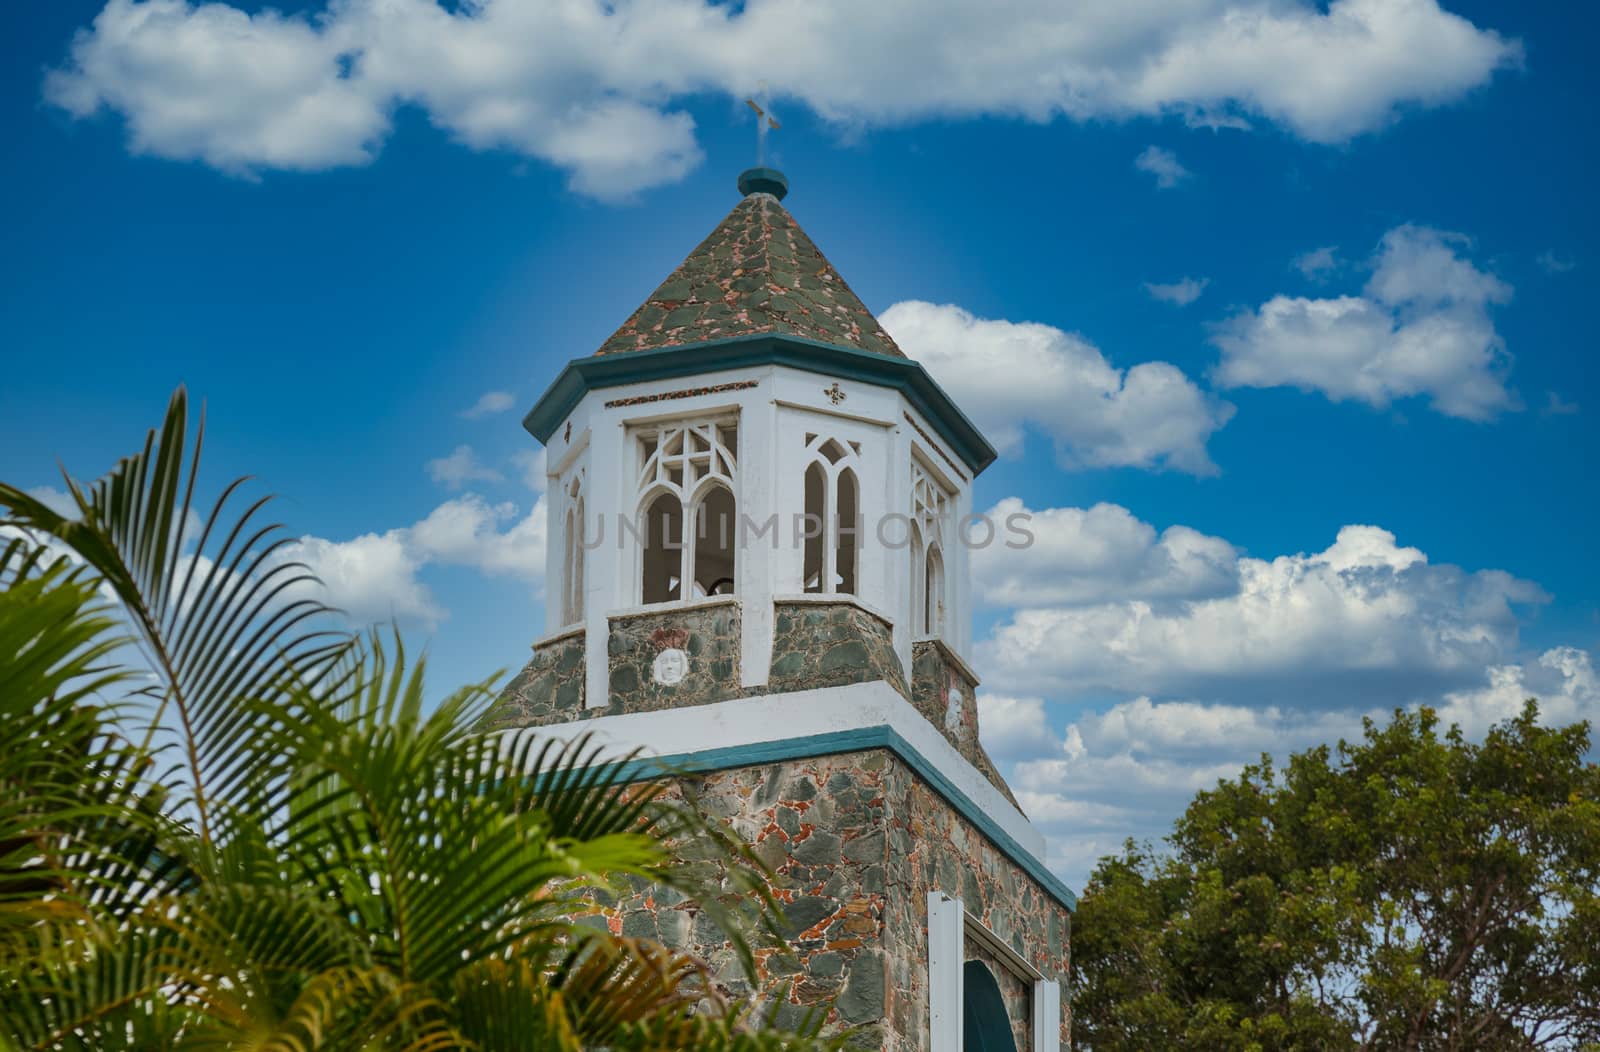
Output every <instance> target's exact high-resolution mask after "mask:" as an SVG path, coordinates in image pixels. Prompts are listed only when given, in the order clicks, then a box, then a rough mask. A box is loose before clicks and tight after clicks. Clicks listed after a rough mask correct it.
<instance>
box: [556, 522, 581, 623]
mask: <svg viewBox="0 0 1600 1052" xmlns="http://www.w3.org/2000/svg"><path fill="white" fill-rule="evenodd" d="M561 536H562V538H563V539H564V541H565V548H564V551H563V553H562V559H561V586H562V587H561V623H562V624H563V625H570V624H572V623H573V622H574V621H576V620H578V618H577V612H576V611H575V610H573V608H572V595H573V580H572V579H573V577H575V576H576V575H577V572H578V566H579V565H580V564H579V562H578V552H579V551H580V550H581V548H580V547H579V545H578V510H577V509H576V508H568V509H567V522H566V526H565V527H564V528H563V530H562V534H561Z"/></svg>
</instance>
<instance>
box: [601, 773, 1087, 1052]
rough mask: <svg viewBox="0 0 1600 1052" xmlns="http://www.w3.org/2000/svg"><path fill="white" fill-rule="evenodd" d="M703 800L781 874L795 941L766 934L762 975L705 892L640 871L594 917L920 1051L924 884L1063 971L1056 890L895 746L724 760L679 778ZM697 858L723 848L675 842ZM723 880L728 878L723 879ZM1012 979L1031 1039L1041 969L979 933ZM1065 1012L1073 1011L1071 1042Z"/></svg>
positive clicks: (1005, 977)
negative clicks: (1025, 973) (672, 886)
mask: <svg viewBox="0 0 1600 1052" xmlns="http://www.w3.org/2000/svg"><path fill="white" fill-rule="evenodd" d="M668 792H669V795H672V796H676V797H678V798H682V797H683V796H684V795H685V794H688V795H689V796H691V797H692V798H693V799H694V800H695V802H696V806H698V807H699V808H700V809H701V811H702V812H703V813H705V814H708V815H711V816H713V817H715V818H717V819H718V820H720V821H722V822H724V823H726V824H728V825H729V826H731V827H732V828H733V829H734V830H735V831H736V832H738V834H739V835H740V836H742V837H743V838H744V839H745V840H746V841H747V842H748V843H750V844H751V845H752V847H753V848H754V850H755V853H756V855H757V856H758V857H759V858H760V859H762V861H763V862H765V863H766V865H767V866H769V867H770V868H771V869H772V870H773V872H774V876H773V879H772V882H771V888H772V892H773V895H774V897H776V898H777V899H778V900H779V902H780V903H781V904H782V906H783V908H784V911H785V913H786V920H787V925H786V930H785V934H786V936H787V937H788V938H789V939H790V940H791V948H792V952H790V953H779V952H777V951H775V950H773V949H771V948H766V949H760V950H758V952H757V960H758V963H759V967H760V976H759V977H758V981H757V983H756V984H755V988H754V989H752V987H751V985H750V984H749V983H747V982H745V981H744V980H743V979H742V978H741V973H740V971H739V968H738V963H737V959H736V958H735V956H734V954H733V951H732V949H731V946H730V944H729V943H728V941H727V939H726V937H725V936H724V935H723V933H722V932H721V931H720V930H719V929H718V928H717V927H716V926H715V925H714V924H712V923H711V922H710V921H709V920H708V919H707V918H706V917H705V915H704V914H702V913H701V912H700V911H699V910H698V909H697V908H696V906H695V904H694V903H691V902H686V901H684V900H683V899H682V897H681V896H679V895H677V894H675V893H673V892H671V891H670V890H667V889H663V888H660V887H656V886H654V885H649V884H646V883H644V882H642V881H640V882H635V883H633V884H632V885H631V886H630V888H629V890H628V891H627V892H626V893H625V894H623V895H621V896H620V897H616V898H604V899H603V900H602V901H601V902H600V903H599V904H597V906H596V909H595V913H594V915H593V917H592V918H591V922H592V923H596V924H603V925H605V926H606V927H607V928H609V929H610V930H611V931H614V932H618V933H620V934H624V935H630V936H646V937H651V938H660V939H663V940H664V941H666V942H669V943H671V944H673V945H677V946H682V947H685V948H687V949H690V950H692V951H694V952H696V953H698V954H701V955H703V956H704V957H706V958H707V959H708V960H709V961H710V962H711V963H712V966H713V968H714V970H715V972H716V975H717V979H718V983H719V985H720V986H721V987H722V989H723V992H724V993H726V994H728V995H730V996H733V997H744V996H749V995H754V996H755V997H756V998H757V1000H758V1001H760V1002H762V1003H763V1010H765V1005H766V1004H770V1003H771V1001H772V1000H773V999H775V998H778V997H780V996H782V997H783V998H784V1000H783V1003H782V1005H781V1006H780V1008H779V1018H780V1019H787V1020H795V1019H798V1018H800V1016H801V1015H803V1014H804V1012H805V1011H807V1010H808V1009H809V1008H812V1007H816V1006H823V1005H830V1004H831V1007H830V1008H829V1014H828V1021H829V1027H830V1029H832V1030H842V1029H846V1028H849V1027H860V1028H861V1029H860V1030H859V1031H857V1032H856V1033H855V1035H854V1038H853V1044H854V1046H855V1047H859V1048H872V1049H883V1050H885V1052H923V1050H926V1049H927V1047H928V1000H927V961H928V937H927V898H928V892H929V891H934V890H937V891H943V892H945V893H947V894H953V895H957V896H959V897H960V898H961V899H962V900H963V903H964V904H965V906H966V908H967V909H968V910H969V911H970V912H971V913H973V914H974V915H975V916H977V917H979V918H980V919H981V920H983V922H984V923H985V924H986V925H987V926H988V927H989V928H990V930H992V931H994V932H995V933H996V935H998V936H999V937H1000V938H1001V939H1003V940H1005V941H1006V942H1007V943H1008V944H1010V945H1011V946H1012V947H1013V948H1014V949H1016V950H1017V951H1018V952H1019V953H1020V954H1021V955H1022V956H1023V957H1024V958H1026V959H1027V960H1029V961H1030V962H1032V964H1033V965H1034V967H1036V968H1038V969H1039V971H1041V972H1043V973H1044V974H1045V975H1046V976H1048V977H1050V978H1053V979H1057V980H1059V981H1062V982H1063V984H1064V981H1065V979H1066V974H1067V967H1068V961H1069V938H1070V926H1071V920H1070V917H1069V915H1068V913H1067V911H1066V909H1065V907H1063V906H1061V905H1060V904H1058V903H1057V902H1056V901H1055V900H1054V899H1052V898H1051V897H1050V896H1049V895H1048V894H1047V893H1046V892H1045V891H1044V889H1043V888H1042V887H1040V886H1039V885H1038V884H1037V883H1036V882H1035V881H1034V880H1033V879H1032V878H1031V877H1029V876H1028V875H1027V874H1026V873H1024V872H1022V871H1021V869H1019V868H1018V867H1017V866H1016V865H1015V864H1014V863H1012V862H1011V861H1010V860H1009V859H1008V858H1006V857H1005V856H1004V855H1003V854H1001V853H1000V851H999V850H998V849H997V848H996V847H995V846H994V845H993V844H992V843H990V842H989V840H988V839H987V838H985V837H984V836H983V834H982V833H980V832H978V830H977V829H976V827H974V826H973V825H971V824H970V823H969V822H967V821H966V820H965V819H963V818H961V817H960V816H959V815H957V814H956V813H955V811H954V810H953V809H952V808H951V807H950V805H948V804H947V803H945V801H944V800H943V798H942V797H940V796H939V795H938V794H937V793H936V792H935V791H934V790H933V789H932V788H931V787H929V786H928V785H927V784H926V783H924V782H923V781H922V780H921V779H920V778H919V777H918V776H917V775H916V774H915V772H913V771H912V770H911V768H910V767H908V766H907V765H906V764H905V763H904V762H903V761H901V760H900V759H898V758H897V757H895V756H894V755H893V754H891V753H890V752H888V751H887V750H882V749H874V750H867V751H863V752H854V753H841V754H837V755H833V756H823V757H816V758H811V759H804V760H789V761H785V762H782V763H776V764H764V765H760V766H754V767H743V768H736V769H731V770H726V771H717V772H713V773H709V774H705V775H700V776H695V777H690V778H684V779H681V780H680V781H678V782H676V783H674V784H673V785H672V786H671V788H670V789H669V790H668ZM676 851H677V857H678V859H679V861H680V863H681V864H682V865H683V866H685V867H708V868H706V869H705V870H704V872H703V873H702V874H701V875H702V876H704V877H708V878H710V879H711V880H712V881H716V880H718V879H719V878H720V877H721V876H722V874H721V873H720V872H719V871H718V870H717V869H716V868H714V867H716V866H718V865H719V863H716V862H714V861H711V860H708V859H706V858H705V857H704V854H703V852H701V851H700V850H699V848H698V846H697V845H696V844H695V843H686V844H683V845H679V846H678V847H677V848H676ZM726 886H727V885H726V884H724V887H726ZM967 956H968V958H969V959H979V960H983V961H984V962H985V963H986V964H987V965H989V967H990V970H991V971H993V972H994V973H995V976H996V978H997V979H998V980H999V982H1000V986H1001V991H1002V994H1003V995H1004V997H1005V1000H1006V1007H1007V1012H1008V1014H1009V1015H1010V1017H1011V1020H1012V1029H1013V1032H1014V1033H1015V1034H1016V1035H1017V1039H1018V1048H1019V1050H1025V1049H1027V1048H1028V1047H1030V1046H1029V1044H1028V1042H1029V1041H1030V1031H1029V1027H1030V1025H1031V1007H1030V1003H1029V1000H1030V996H1031V989H1030V986H1029V984H1027V983H1025V982H1023V981H1021V980H1019V979H1017V978H1016V977H1015V976H1013V975H1011V974H1010V973H1009V972H1008V971H1007V970H1006V969H1005V968H1004V966H1003V965H1001V964H1000V963H999V962H998V961H997V960H994V959H993V958H992V957H991V956H989V955H988V954H987V953H986V951H985V950H984V949H983V948H982V947H981V946H980V945H977V944H975V943H974V942H973V940H970V939H969V940H968V941H967ZM1068 1036H1069V1026H1068V1022H1067V1020H1066V1019H1065V1018H1063V1021H1062V1041H1063V1044H1062V1047H1063V1048H1067V1047H1070V1046H1069V1045H1068V1044H1067V1043H1066V1042H1067V1039H1068Z"/></svg>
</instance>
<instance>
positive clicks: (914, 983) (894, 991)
mask: <svg viewBox="0 0 1600 1052" xmlns="http://www.w3.org/2000/svg"><path fill="white" fill-rule="evenodd" d="M884 790H885V807H886V810H887V815H888V821H889V863H888V864H889V868H888V887H889V895H888V903H889V912H888V916H887V918H886V924H885V936H884V946H885V948H886V950H887V952H888V954H889V969H890V972H889V993H888V1014H889V1021H890V1026H889V1033H890V1037H891V1039H890V1040H888V1041H886V1042H885V1044H884V1046H883V1047H884V1050H885V1052H924V1050H926V1049H927V1047H928V1024H927V1020H928V985H927V960H928V893H929V892H931V891H939V892H943V893H945V894H947V895H953V896H955V897H957V898H960V899H961V900H962V904H963V905H964V906H965V907H966V909H967V911H968V912H969V913H971V914H972V915H973V916H975V917H977V918H978V919H979V920H980V921H982V922H983V923H984V925H985V926H987V927H988V928H989V930H990V931H992V932H994V933H995V935H997V936H998V937H999V938H1000V939H1002V940H1003V941H1004V942H1006V943H1007V944H1008V945H1010V946H1011V947H1012V948H1013V949H1014V950H1016V951H1017V952H1018V953H1019V954H1020V955H1021V956H1022V957H1023V958H1024V959H1025V960H1027V961H1028V962H1029V963H1031V964H1032V965H1033V966H1034V967H1035V968H1037V969H1038V970H1039V971H1040V972H1042V973H1043V974H1044V975H1045V977H1046V978H1049V979H1054V980H1056V981H1057V982H1060V983H1061V984H1062V989H1063V991H1065V989H1066V979H1067V970H1068V968H1069V966H1070V963H1071V951H1070V940H1071V931H1072V918H1071V914H1070V913H1068V911H1067V908H1066V907H1065V906H1063V905H1061V904H1060V903H1059V902H1057V901H1056V900H1055V899H1054V898H1053V897H1051V896H1050V894H1049V893H1048V892H1046V891H1045V890H1044V888H1043V887H1042V886H1040V885H1039V883H1038V882H1037V881H1035V880H1034V879H1033V878H1032V877H1030V876H1028V874H1027V873H1025V872H1023V871H1022V869H1021V868H1020V867H1018V866H1017V865H1016V864H1015V863H1014V862H1012V861H1011V860H1010V859H1009V858H1007V857H1006V856H1005V855H1004V854H1002V853H1001V852H1000V850H999V849H998V848H996V847H995V845H994V844H993V843H992V842H990V841H989V839H988V838H987V837H985V836H984V835H983V834H982V833H980V832H979V831H978V829H977V827H975V826H974V825H972V823H970V822H968V821H967V820H966V819H964V818H962V817H961V816H960V815H959V814H957V813H956V811H955V809H954V808H952V807H951V806H950V805H949V804H948V803H946V802H945V801H944V799H943V798H942V797H940V796H939V794H938V793H936V792H934V791H933V789H932V788H931V787H929V786H928V784H927V783H926V782H924V781H923V780H922V779H921V778H919V777H917V775H916V773H915V772H913V771H912V770H911V769H910V768H909V767H908V766H906V764H905V763H903V762H902V761H900V760H899V759H897V758H891V759H890V762H889V770H888V772H887V776H886V779H885V784H884ZM996 977H997V978H1000V975H999V973H998V972H997V973H996ZM1001 991H1002V993H1004V994H1005V995H1006V998H1007V1011H1008V1013H1009V1014H1010V1015H1011V1017H1012V1019H1013V1020H1015V1019H1017V1018H1018V1016H1019V1015H1020V1016H1022V1017H1023V1018H1026V1017H1027V1016H1028V1015H1029V1014H1030V1009H1029V1008H1028V1007H1027V1006H1026V1004H1025V1003H1022V1002H1020V1001H1019V1000H1018V999H1019V998H1020V997H1021V996H1022V995H1023V994H1024V993H1025V992H1026V991H1025V989H1024V988H1023V987H1022V986H1021V985H1020V984H1015V983H1013V984H1011V985H1010V986H1008V985H1007V984H1006V983H1005V982H1004V980H1003V979H1002V982H1001ZM895 1035H903V1036H895ZM1070 1036H1071V1022H1070V1018H1069V1016H1068V1012H1067V1006H1066V1002H1065V1001H1063V1002H1062V1020H1061V1042H1062V1045H1061V1047H1062V1048H1068V1047H1070V1045H1069V1044H1068V1042H1069V1039H1070ZM1023 1047H1026V1046H1023Z"/></svg>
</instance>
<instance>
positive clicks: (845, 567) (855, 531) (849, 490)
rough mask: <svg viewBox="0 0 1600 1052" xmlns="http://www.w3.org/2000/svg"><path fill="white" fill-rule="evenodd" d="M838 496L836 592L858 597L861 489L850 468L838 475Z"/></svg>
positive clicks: (834, 570) (834, 547)
mask: <svg viewBox="0 0 1600 1052" xmlns="http://www.w3.org/2000/svg"><path fill="white" fill-rule="evenodd" d="M838 494H839V496H838V500H837V501H836V502H835V503H834V507H835V509H836V511H835V522H834V531H835V534H836V539H835V542H834V546H833V551H834V559H833V581H834V588H833V590H834V591H836V592H843V593H845V594H847V595H855V594H856V560H857V555H858V553H859V551H860V547H861V525H862V524H861V487H860V485H859V484H858V483H857V482H856V473H855V472H854V471H853V470H851V469H850V468H845V469H844V470H842V471H840V472H839V478H838Z"/></svg>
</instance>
